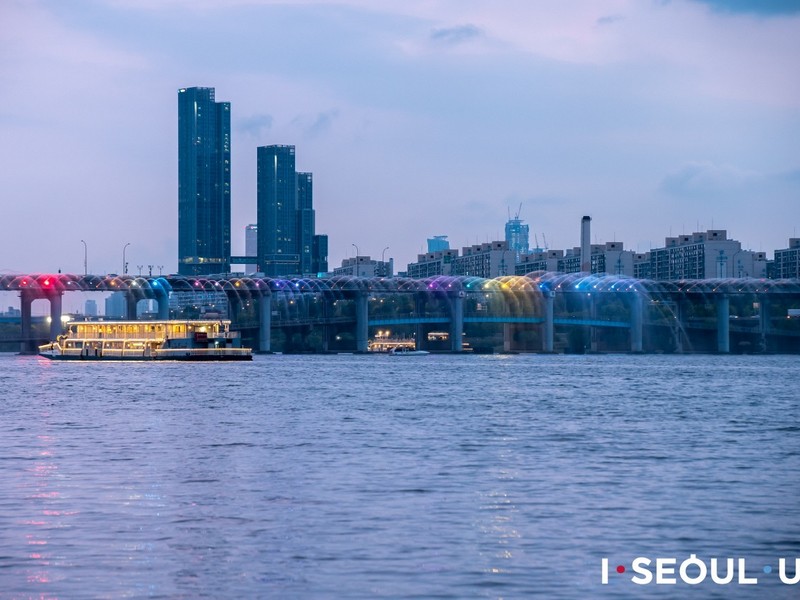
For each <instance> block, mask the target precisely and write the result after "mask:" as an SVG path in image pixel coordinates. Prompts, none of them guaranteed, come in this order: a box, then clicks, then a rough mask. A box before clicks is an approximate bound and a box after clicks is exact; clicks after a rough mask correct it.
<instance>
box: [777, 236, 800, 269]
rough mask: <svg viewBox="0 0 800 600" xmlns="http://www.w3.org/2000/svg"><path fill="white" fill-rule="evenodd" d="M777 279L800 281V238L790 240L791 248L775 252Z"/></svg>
mask: <svg viewBox="0 0 800 600" xmlns="http://www.w3.org/2000/svg"><path fill="white" fill-rule="evenodd" d="M774 277H775V279H800V238H789V247H788V248H783V249H781V250H775V263H774Z"/></svg>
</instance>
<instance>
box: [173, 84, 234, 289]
mask: <svg viewBox="0 0 800 600" xmlns="http://www.w3.org/2000/svg"><path fill="white" fill-rule="evenodd" d="M230 256H231V105H230V103H229V102H215V101H214V88H201V87H194V88H182V89H180V90H178V273H180V274H181V275H210V274H213V273H227V272H229V271H230Z"/></svg>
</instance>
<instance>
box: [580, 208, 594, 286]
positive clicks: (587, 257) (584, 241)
mask: <svg viewBox="0 0 800 600" xmlns="http://www.w3.org/2000/svg"><path fill="white" fill-rule="evenodd" d="M581 271H582V272H583V273H590V272H591V271H592V217H583V219H581Z"/></svg>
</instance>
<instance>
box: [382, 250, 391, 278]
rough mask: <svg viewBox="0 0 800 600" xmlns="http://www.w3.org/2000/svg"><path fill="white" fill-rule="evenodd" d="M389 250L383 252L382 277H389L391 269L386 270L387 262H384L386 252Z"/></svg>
mask: <svg viewBox="0 0 800 600" xmlns="http://www.w3.org/2000/svg"><path fill="white" fill-rule="evenodd" d="M388 249H389V246H386V248H384V249H383V252H381V275H383V276H384V277H387V276H388V275H389V269H387V268H386V261H384V260H383V257H384V256H386V251H387V250H388Z"/></svg>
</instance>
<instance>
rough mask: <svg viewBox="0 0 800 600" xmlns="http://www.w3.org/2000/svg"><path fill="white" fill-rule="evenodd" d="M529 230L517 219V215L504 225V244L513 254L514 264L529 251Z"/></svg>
mask: <svg viewBox="0 0 800 600" xmlns="http://www.w3.org/2000/svg"><path fill="white" fill-rule="evenodd" d="M529 230H530V228H529V227H528V226H527V225H525V224H524V223H523V222H522V220H521V219H520V218H519V213H517V214H516V216H515V217H514V218H513V219H511V218H509V220H508V222H507V223H506V243H507V244H508V249H509V250H511V251H512V252H513V253H514V260H515V262H519V259H520V257H521V256H522V255H523V254H527V253H528V252H529V251H530V242H529V240H528V238H529Z"/></svg>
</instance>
